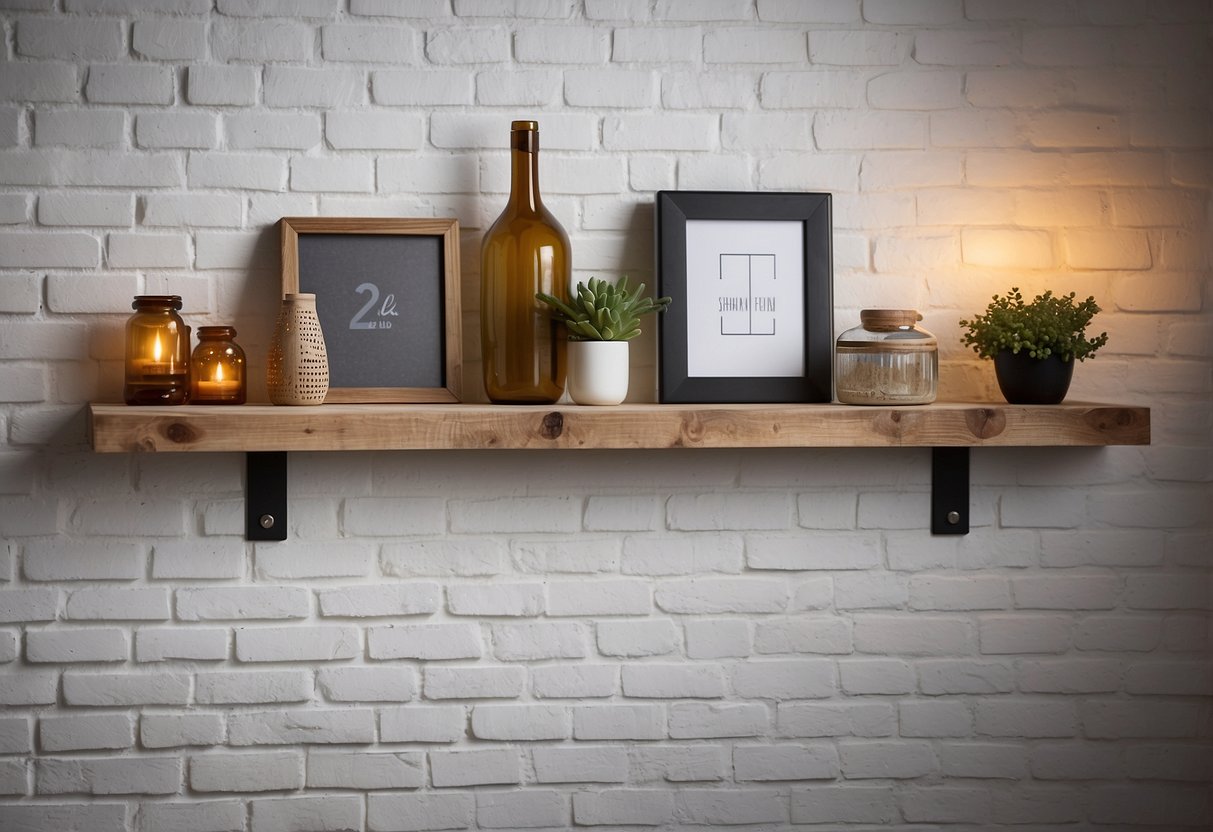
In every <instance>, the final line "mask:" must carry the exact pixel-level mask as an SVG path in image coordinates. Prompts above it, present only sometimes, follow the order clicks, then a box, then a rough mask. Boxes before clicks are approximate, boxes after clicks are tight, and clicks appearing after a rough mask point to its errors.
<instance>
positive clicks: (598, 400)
mask: <svg viewBox="0 0 1213 832" xmlns="http://www.w3.org/2000/svg"><path fill="white" fill-rule="evenodd" d="M535 297H536V298H538V299H539V300H541V301H542V302H544V303H546V304H547V305H548V306H550V307H552V312H553V314H552V317H553V318H555V319H556V320H558V321H560V322H562V323H563V324H564V325H565V328H566V329H567V330H568V333H569V352H568V355H569V371H568V381H569V396H571V397H572V399H573V401H575V402H576V403H577V404H619V403H620V402H622V401H623V400H624V398H625V397H626V396H627V394H628V341H630V340H632V339H633V338H635V337H636V336H637V335H639V334H640V317H641V316H642V315H647V314H649V313H651V312H660V311H661V310H662V309H664V308H665V307H666V306H668V305H669V303H670V299H669V298H657V299H656V300H654V299H653V298H650V297H647V296H646V295H645V294H644V284H643V283H641V284H640V285H639V286H637V287H636V288H635V289H634V290H632V289H629V288H628V279H627V278H626V277H624V278H622V279H621V280H620V281H619V283H618V284H613V283H610V282H608V281H606V280H601V279H599V278H596V277H591V278H590V280H589V283H578V284H577V289H576V292H575V293H574V297H573V298H571V299H570V300H569V302H568V303H565V302H564V301H562V300H560V298H557V297H553V296H552V295H549V294H545V293H543V292H539V293H537V294H536V295H535Z"/></svg>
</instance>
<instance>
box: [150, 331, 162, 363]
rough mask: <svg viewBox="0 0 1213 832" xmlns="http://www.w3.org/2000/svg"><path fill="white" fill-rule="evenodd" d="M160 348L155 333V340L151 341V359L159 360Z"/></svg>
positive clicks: (158, 339)
mask: <svg viewBox="0 0 1213 832" xmlns="http://www.w3.org/2000/svg"><path fill="white" fill-rule="evenodd" d="M161 349H162V348H161V346H160V336H159V335H157V336H156V340H155V341H154V342H153V343H152V360H153V361H156V362H159V361H160V352H161Z"/></svg>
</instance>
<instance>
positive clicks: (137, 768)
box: [35, 757, 181, 795]
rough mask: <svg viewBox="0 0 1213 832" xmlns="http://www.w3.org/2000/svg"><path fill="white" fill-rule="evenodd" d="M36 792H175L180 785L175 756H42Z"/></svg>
mask: <svg viewBox="0 0 1213 832" xmlns="http://www.w3.org/2000/svg"><path fill="white" fill-rule="evenodd" d="M35 778H36V781H37V791H38V793H39V794H94V795H98V794H175V793H176V792H178V791H179V790H180V788H181V760H180V759H178V758H176V757H143V758H138V759H137V758H132V757H125V758H123V757H112V758H110V757H101V758H93V759H87V760H85V759H81V760H65V759H55V758H42V759H40V760H38V761H37V763H36V765H35Z"/></svg>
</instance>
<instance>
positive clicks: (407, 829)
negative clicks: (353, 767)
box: [366, 793, 476, 832]
mask: <svg viewBox="0 0 1213 832" xmlns="http://www.w3.org/2000/svg"><path fill="white" fill-rule="evenodd" d="M475 811H476V803H475V798H474V797H473V796H472V795H471V794H455V793H447V794H442V793H438V794H416V795H411V794H406V795H395V794H372V795H369V796H368V797H367V805H366V821H367V829H368V830H371V832H417V831H418V830H430V829H466V828H468V827H470V826H471V825H472V820H473V817H474V813H475Z"/></svg>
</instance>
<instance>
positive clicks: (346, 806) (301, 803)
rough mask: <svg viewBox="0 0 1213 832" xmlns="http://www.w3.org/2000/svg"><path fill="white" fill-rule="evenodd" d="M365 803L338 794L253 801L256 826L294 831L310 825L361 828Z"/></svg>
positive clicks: (272, 830) (267, 830) (271, 831)
mask: <svg viewBox="0 0 1213 832" xmlns="http://www.w3.org/2000/svg"><path fill="white" fill-rule="evenodd" d="M362 805H363V802H362V798H360V797H354V796H337V795H324V796H323V797H275V798H259V799H256V800H250V801H249V807H250V809H251V812H252V821H253V828H254V829H257V830H262V831H263V832H292V830H297V829H300V828H306V827H308V826H311V827H313V828H320V829H358V828H361V826H362ZM318 824H319V826H317V825H318Z"/></svg>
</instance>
